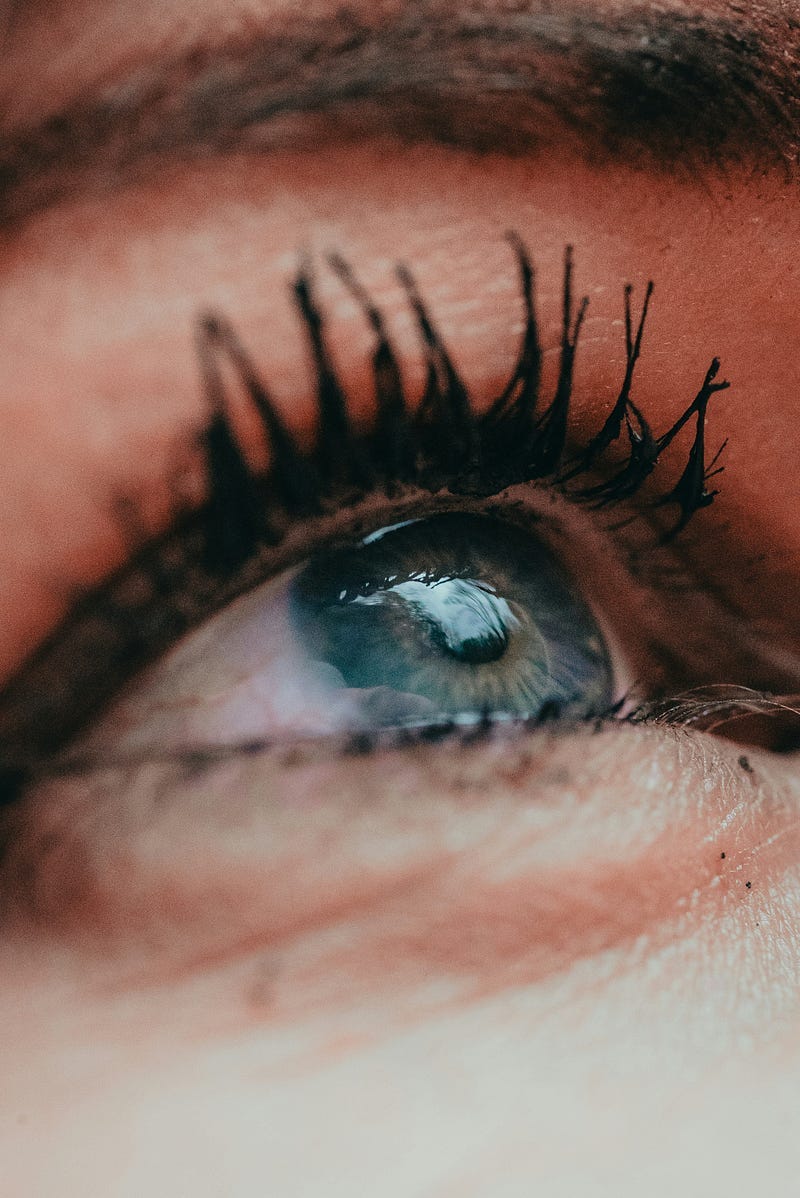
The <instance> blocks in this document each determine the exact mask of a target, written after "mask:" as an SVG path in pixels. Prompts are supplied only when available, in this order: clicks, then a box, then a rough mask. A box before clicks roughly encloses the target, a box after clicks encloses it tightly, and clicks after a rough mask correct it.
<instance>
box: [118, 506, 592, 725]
mask: <svg viewBox="0 0 800 1198" xmlns="http://www.w3.org/2000/svg"><path fill="white" fill-rule="evenodd" d="M614 699H615V679H614V670H613V668H612V659H611V655H610V653H609V649H608V646H607V642H606V638H605V637H604V635H603V633H602V631H601V629H600V627H599V625H598V622H597V620H596V619H595V617H594V615H593V614H592V611H591V610H590V607H589V606H588V603H587V602H586V600H585V599H584V598H583V596H582V594H581V592H580V590H579V588H578V587H577V585H576V584H575V582H574V581H573V580H572V579H571V578H570V577H569V576H568V574H567V572H566V571H565V570H564V568H563V567H562V566H561V565H560V564H559V562H558V561H557V560H556V559H555V557H554V556H553V555H552V554H551V552H550V550H549V549H548V548H547V547H546V546H545V545H544V544H543V543H542V542H541V540H539V539H538V538H537V537H536V536H535V535H534V534H533V533H532V531H530V530H528V529H525V528H523V527H520V526H518V525H517V524H515V523H511V522H510V521H508V520H505V519H502V518H498V517H497V516H496V515H492V514H483V513H482V514H477V513H474V512H467V511H443V512H439V513H436V514H432V515H427V516H423V517H421V518H411V519H405V520H400V521H398V522H396V523H391V524H386V525H383V526H378V527H375V528H373V529H372V531H371V532H369V533H366V534H359V537H358V539H354V540H353V541H352V542H351V543H349V544H344V545H337V546H336V547H327V548H326V547H324V546H323V547H322V548H321V549H320V550H319V551H318V552H316V553H315V554H313V555H312V556H311V557H309V558H307V559H306V560H305V561H303V562H301V563H300V564H299V565H297V566H295V567H293V568H291V569H286V570H284V571H283V572H282V573H279V574H277V575H276V576H275V577H273V578H272V579H270V580H269V581H267V582H265V583H263V584H261V585H260V586H258V587H256V588H255V589H254V590H252V591H250V592H249V593H248V594H245V595H243V596H242V597H241V598H239V599H237V600H235V601H234V602H233V603H231V604H230V605H229V606H228V607H227V608H225V609H224V610H223V611H221V612H219V613H218V614H217V615H216V616H214V617H212V618H211V619H210V620H208V621H207V622H206V624H205V625H203V626H202V627H201V628H200V629H198V630H197V632H196V633H193V634H190V635H189V636H188V637H187V638H186V639H185V640H184V642H182V643H181V644H180V645H178V646H177V647H176V649H174V650H173V651H172V653H170V654H169V656H168V658H166V659H164V660H163V661H162V662H161V663H159V665H158V667H156V668H155V669H154V670H151V671H150V672H149V673H148V675H147V676H146V678H144V679H142V680H141V682H140V684H139V685H138V686H137V687H135V688H134V689H133V691H132V692H130V693H129V694H128V695H127V696H126V699H125V701H124V702H123V703H122V704H120V705H118V706H117V707H116V708H115V710H114V712H113V713H110V714H111V719H110V720H107V721H104V725H105V727H104V735H105V736H113V740H114V744H115V746H117V747H119V745H120V743H122V744H123V745H124V744H130V743H134V744H135V745H136V746H139V747H140V746H141V745H142V744H153V743H155V744H158V745H160V746H165V745H170V746H172V747H175V746H180V745H187V744H189V745H200V744H209V743H210V744H219V743H225V744H230V743H231V742H234V743H236V742H248V743H249V742H252V741H254V740H255V741H263V740H270V741H275V740H280V739H287V738H295V737H298V736H301V737H304V736H314V737H316V736H326V735H330V734H342V733H345V734H349V733H363V732H374V731H377V730H380V729H388V728H398V727H399V728H402V727H407V726H412V727H414V726H416V727H420V726H421V727H425V726H429V725H431V724H441V723H442V722H443V721H445V722H464V723H469V722H471V721H480V720H485V719H486V718H487V717H491V718H497V719H504V718H507V719H509V720H533V721H539V720H544V719H553V718H560V717H563V718H568V719H573V720H580V719H584V718H586V719H588V718H592V717H596V716H598V715H601V714H603V713H605V712H606V711H608V710H609V709H610V707H611V706H612V704H613V702H614Z"/></svg>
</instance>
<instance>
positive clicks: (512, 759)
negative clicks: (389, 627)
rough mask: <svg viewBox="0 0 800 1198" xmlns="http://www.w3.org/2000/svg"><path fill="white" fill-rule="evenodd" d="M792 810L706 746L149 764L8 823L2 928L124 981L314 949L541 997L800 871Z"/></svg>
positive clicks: (653, 742)
mask: <svg viewBox="0 0 800 1198" xmlns="http://www.w3.org/2000/svg"><path fill="white" fill-rule="evenodd" d="M795 789H796V787H795ZM797 802H798V796H797V794H795V793H793V792H792V791H791V789H790V788H789V787H788V786H787V785H786V777H785V776H783V775H781V774H780V773H779V772H778V773H776V772H775V766H774V762H772V761H769V760H768V759H763V760H762V759H761V758H760V757H758V755H754V756H753V757H752V758H751V769H750V770H749V771H743V770H742V769H741V767H739V765H738V762H737V755H736V751H735V750H733V749H731V750H729V749H726V748H725V747H724V746H722V745H720V744H715V742H713V741H709V740H707V739H706V738H702V737H699V738H693V737H687V736H686V735H684V734H675V733H671V732H668V733H664V732H658V731H654V730H645V729H629V728H617V729H611V730H608V731H606V732H603V733H599V734H596V735H592V734H590V733H589V732H577V733H571V734H563V733H562V734H560V735H558V734H556V733H549V732H548V733H545V732H539V733H537V734H527V735H525V736H523V737H521V738H520V737H516V736H509V735H508V734H500V735H498V736H496V737H495V738H493V739H490V740H488V741H485V742H483V743H473V744H471V745H464V744H458V745H455V744H454V745H451V746H449V747H448V746H442V745H439V746H431V747H428V748H425V747H421V746H418V747H416V748H414V749H407V750H403V751H396V752H394V753H391V754H383V755H381V757H380V758H366V759H358V758H355V759H354V758H351V759H347V760H344V761H341V762H339V763H335V762H331V761H329V760H324V759H323V760H320V761H316V762H314V761H312V762H307V763H305V764H293V765H287V764H286V763H285V762H283V763H282V760H281V757H280V755H278V754H274V755H269V754H265V755H262V756H260V757H255V758H250V759H248V760H246V761H241V760H240V761H238V762H234V763H228V764H226V765H223V766H219V767H217V768H216V769H212V770H210V771H209V772H207V773H205V774H203V775H199V776H194V777H187V776H186V775H185V773H184V774H183V775H181V774H180V772H179V771H176V769H175V768H174V767H168V768H162V767H154V766H151V767H145V768H143V769H142V770H141V771H138V772H136V773H132V774H131V775H130V776H129V777H127V778H126V777H125V776H124V775H120V774H119V772H115V771H108V772H107V773H106V774H105V775H96V776H94V777H92V778H90V779H82V780H79V779H75V780H73V781H71V782H67V781H65V780H61V781H59V782H56V781H54V782H52V783H49V784H47V785H43V786H42V787H40V788H39V790H38V791H35V792H33V793H32V794H31V795H30V796H29V800H28V801H26V810H25V812H24V823H23V821H21V820H20V821H19V823H18V825H17V827H16V829H15V828H14V824H13V819H14V813H11V812H10V813H8V818H9V819H10V820H11V824H10V826H9V829H8V830H9V831H10V832H11V833H13V835H11V836H8V837H7V843H8V844H9V850H8V851H7V854H6V858H5V860H4V862H3V866H2V873H1V874H0V881H2V890H1V891H0V893H2V895H3V898H4V903H5V906H6V923H7V924H8V922H9V920H10V919H11V920H13V922H14V923H16V925H17V926H18V927H19V928H20V934H21V935H37V936H39V935H46V936H47V937H54V936H55V937H57V938H58V939H59V940H60V941H62V942H64V943H65V944H68V943H70V942H73V943H75V944H76V945H81V946H82V949H81V951H84V952H88V953H89V954H90V955H94V954H97V956H98V959H99V958H101V957H103V956H107V958H108V970H109V982H110V983H112V979H113V977H115V976H116V978H117V981H119V973H120V970H122V971H123V973H126V978H127V981H126V983H125V984H126V985H127V984H134V983H135V982H138V983H140V984H142V985H149V984H154V983H157V982H159V981H165V980H169V979H170V978H173V980H174V979H175V978H177V977H179V976H186V975H187V974H191V973H193V972H203V971H204V970H207V969H213V968H222V967H223V966H224V965H227V964H233V963H234V962H235V961H237V960H246V959H248V958H249V957H250V956H252V955H253V954H254V953H257V954H262V955H263V954H264V953H267V954H270V953H273V952H274V953H277V954H278V957H280V959H281V960H283V961H284V964H285V967H286V969H287V970H291V968H292V966H291V964H290V962H291V960H292V953H293V952H294V949H295V947H296V948H297V951H298V952H299V953H300V957H299V958H298V960H302V959H303V953H304V952H306V950H301V948H300V946H301V945H303V944H305V945H306V946H312V945H316V946H317V947H316V948H313V950H312V949H311V948H310V947H309V949H308V951H311V954H312V957H313V956H314V954H315V953H317V952H319V953H321V962H324V961H325V960H327V961H328V966H327V967H326V968H328V967H329V968H330V969H336V970H342V969H344V970H345V972H346V971H347V970H348V969H351V968H352V970H353V971H354V974H355V975H356V976H357V977H358V978H359V979H360V981H359V983H358V984H359V985H361V986H369V984H370V979H372V980H373V981H377V980H378V979H379V977H380V976H383V979H384V982H385V969H386V966H387V962H389V963H391V964H392V968H393V969H394V970H395V972H396V973H397V975H398V978H399V979H403V978H405V980H409V981H410V980H414V979H418V978H419V976H420V971H422V974H423V975H424V976H430V971H431V970H433V973H434V974H437V973H442V974H443V975H447V976H451V977H458V978H460V979H461V980H462V981H464V982H466V983H469V984H472V983H473V982H474V983H477V982H478V981H479V980H480V978H481V977H484V978H485V979H486V980H488V979H489V978H491V977H494V978H495V980H501V978H502V976H505V971H506V969H511V970H512V971H516V975H515V976H517V977H518V978H522V977H525V976H527V977H528V979H529V980H531V981H533V980H536V979H537V978H540V977H544V976H547V974H548V973H550V972H552V971H553V970H562V969H566V968H568V967H569V966H570V964H572V963H575V962H576V961H577V960H579V959H580V958H581V957H582V956H585V955H587V954H593V953H596V952H599V951H605V950H609V949H624V947H625V945H627V944H629V943H631V942H632V941H633V940H635V939H636V937H638V936H641V935H642V934H644V933H647V934H655V935H658V934H659V929H662V930H663V929H668V928H669V926H670V924H671V923H672V921H674V920H675V919H679V918H683V917H684V916H685V914H686V911H687V910H689V908H687V906H686V904H687V903H688V902H689V900H690V899H691V900H692V903H693V907H692V908H691V909H692V910H693V911H694V912H695V915H696V917H697V919H698V926H699V924H700V922H701V921H702V919H703V918H704V917H705V916H707V915H708V913H709V911H719V910H721V909H722V907H723V906H724V905H725V904H726V903H730V902H731V901H734V900H741V899H742V897H743V893H744V892H743V880H744V879H745V876H746V879H747V880H749V881H751V883H752V884H753V885H755V886H756V887H762V889H763V888H764V887H765V886H767V885H768V883H769V881H770V879H772V878H774V877H777V876H780V875H781V873H782V871H783V870H784V869H785V868H787V867H788V865H789V864H790V863H791V862H793V861H794V860H796V854H797V851H798V848H799V847H800V821H799V820H798V807H797ZM723 853H724V854H725V856H724V857H723V856H722V854H723ZM698 895H699V896H700V898H699V899H698V898H697V896H698ZM692 896H695V897H694V898H692ZM704 913H705V916H704ZM336 927H339V928H341V929H346V928H350V929H351V932H346V933H345V941H344V942H342V941H341V939H340V938H339V937H337V935H333V939H332V940H331V941H330V943H328V942H327V941H326V940H324V938H323V940H322V941H320V940H319V937H320V936H321V935H322V934H323V932H324V929H326V928H328V929H331V933H332V934H333V929H334V928H336ZM415 927H416V928H417V929H418V931H419V933H420V935H416V934H415V932H414V928H415ZM26 929H27V931H26ZM423 933H424V934H423ZM348 943H349V944H350V945H351V949H350V950H348V951H344V952H343V945H346V944H348ZM326 944H328V947H327V948H326V947H325V945H326ZM337 944H338V945H339V948H338V949H337V948H336V945H337ZM142 952H144V953H145V954H146V955H145V957H142ZM306 957H307V953H306ZM145 960H146V961H147V963H146V964H145ZM348 961H349V962H350V964H349V965H348V964H347V962H348ZM320 968H321V969H322V964H321V965H320ZM520 969H521V970H522V974H520V973H519V970H520ZM126 971H127V972H126ZM426 971H427V973H426ZM323 972H324V970H323ZM323 982H324V978H323V976H322V974H320V975H319V976H318V977H317V979H316V982H315V983H314V985H319V986H323Z"/></svg>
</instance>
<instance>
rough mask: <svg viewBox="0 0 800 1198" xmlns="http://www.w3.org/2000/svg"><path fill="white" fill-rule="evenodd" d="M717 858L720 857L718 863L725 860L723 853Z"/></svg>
mask: <svg viewBox="0 0 800 1198" xmlns="http://www.w3.org/2000/svg"><path fill="white" fill-rule="evenodd" d="M719 857H720V861H724V860H725V854H724V853H720V855H719Z"/></svg>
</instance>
